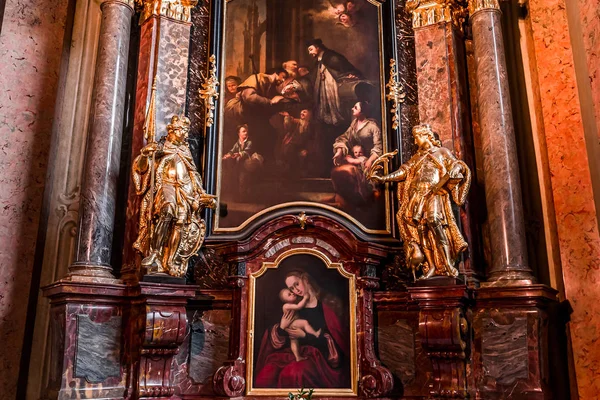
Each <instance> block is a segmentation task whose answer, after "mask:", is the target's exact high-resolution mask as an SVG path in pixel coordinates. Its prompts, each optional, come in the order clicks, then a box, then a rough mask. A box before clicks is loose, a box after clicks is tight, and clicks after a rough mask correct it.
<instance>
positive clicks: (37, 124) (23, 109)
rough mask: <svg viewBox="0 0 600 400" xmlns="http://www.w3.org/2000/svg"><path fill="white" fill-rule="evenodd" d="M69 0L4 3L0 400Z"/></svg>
mask: <svg viewBox="0 0 600 400" xmlns="http://www.w3.org/2000/svg"><path fill="white" fill-rule="evenodd" d="M67 3H68V1H67V0H38V1H35V2H31V1H25V0H8V1H7V2H6V9H5V13H4V19H3V23H2V32H1V34H0V71H1V72H0V88H1V89H0V343H1V344H2V350H0V353H1V354H2V356H1V357H0V398H2V399H14V398H15V397H16V387H17V378H18V374H19V363H20V357H21V350H22V347H23V334H24V330H25V321H26V318H27V303H28V296H29V288H30V284H31V276H32V268H33V259H34V252H35V244H36V236H37V231H38V224H39V219H40V210H41V207H42V195H43V191H44V184H45V181H46V168H47V161H48V150H49V147H50V137H51V134H52V120H53V116H54V104H55V100H56V94H57V85H58V76H59V70H60V61H61V54H62V50H63V36H64V32H65V23H66V16H67Z"/></svg>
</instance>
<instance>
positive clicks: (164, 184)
mask: <svg viewBox="0 0 600 400" xmlns="http://www.w3.org/2000/svg"><path fill="white" fill-rule="evenodd" d="M153 92H154V89H153ZM150 103H151V106H152V108H150V110H149V112H148V115H149V116H152V115H153V114H154V112H153V111H152V110H153V107H154V104H153V102H152V100H151V101H150ZM148 121H152V118H148V119H147V121H146V122H147V125H148V126H150V125H151V124H153V122H148ZM189 130H190V120H189V119H188V118H187V117H186V116H185V115H174V116H173V117H172V118H171V122H170V123H169V124H168V125H167V134H166V135H165V136H164V137H163V138H162V139H161V140H160V141H159V142H156V141H155V140H154V139H153V138H154V135H153V131H152V130H151V129H147V130H146V133H147V135H148V144H147V145H146V146H144V147H143V148H142V150H141V151H140V155H139V156H137V158H136V159H135V160H134V162H133V166H132V175H133V182H134V184H135V189H136V193H137V195H138V196H142V203H141V208H140V219H139V224H138V226H139V232H138V237H137V240H136V241H135V243H134V245H133V247H134V248H135V249H136V250H138V251H139V252H140V253H141V254H142V256H143V259H142V263H141V265H142V266H143V267H145V268H146V270H147V273H148V274H168V275H171V276H175V277H184V276H185V273H186V271H187V266H188V260H189V258H190V257H191V256H193V255H195V254H196V253H197V252H198V250H199V249H200V246H202V243H203V242H204V236H205V234H206V224H205V222H204V220H203V219H202V217H201V214H202V211H203V210H204V209H205V208H215V206H216V197H215V196H212V195H209V194H207V193H206V192H205V191H204V189H203V187H202V178H201V177H200V173H199V172H198V170H197V169H196V165H195V164H194V160H193V159H192V154H191V152H190V148H189V144H188V141H187V138H188V133H189Z"/></svg>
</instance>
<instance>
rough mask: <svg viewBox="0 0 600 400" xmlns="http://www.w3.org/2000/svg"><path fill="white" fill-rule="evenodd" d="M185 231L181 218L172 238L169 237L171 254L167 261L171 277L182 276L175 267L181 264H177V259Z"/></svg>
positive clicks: (174, 227)
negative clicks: (183, 230)
mask: <svg viewBox="0 0 600 400" xmlns="http://www.w3.org/2000/svg"><path fill="white" fill-rule="evenodd" d="M184 217H185V216H184ZM182 229H183V218H182V217H181V216H179V218H178V219H177V222H176V223H175V224H174V226H173V231H172V232H171V236H170V237H169V254H168V257H165V258H166V260H167V265H168V268H169V269H170V271H171V275H173V276H180V275H182V271H174V270H172V268H173V267H175V266H177V265H178V264H179V263H177V262H175V257H176V256H177V252H178V250H179V242H180V241H181V230H182Z"/></svg>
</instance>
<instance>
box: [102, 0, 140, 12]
mask: <svg viewBox="0 0 600 400" xmlns="http://www.w3.org/2000/svg"><path fill="white" fill-rule="evenodd" d="M134 2H135V1H134V0H100V7H101V8H104V7H105V6H107V5H109V4H121V5H124V6H126V7H128V8H129V9H130V10H131V12H132V13H133V11H134V5H135V4H134Z"/></svg>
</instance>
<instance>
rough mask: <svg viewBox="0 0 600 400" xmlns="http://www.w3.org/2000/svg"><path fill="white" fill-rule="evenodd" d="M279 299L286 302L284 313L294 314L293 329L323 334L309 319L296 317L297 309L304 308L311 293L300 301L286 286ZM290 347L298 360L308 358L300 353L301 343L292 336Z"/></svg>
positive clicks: (283, 308) (317, 335)
mask: <svg viewBox="0 0 600 400" xmlns="http://www.w3.org/2000/svg"><path fill="white" fill-rule="evenodd" d="M279 299H280V300H281V301H282V302H283V303H284V304H283V307H282V310H283V315H286V314H288V313H289V312H291V313H292V315H293V318H294V320H293V321H292V323H291V324H290V328H291V329H300V330H302V331H303V332H305V333H308V334H310V335H313V336H315V337H319V336H321V329H319V330H315V329H314V328H313V327H312V326H310V324H309V323H308V321H307V320H305V319H298V318H297V317H296V313H295V311H298V310H302V309H303V308H304V306H306V303H307V302H308V301H309V300H310V293H306V294H305V295H304V297H303V298H302V299H301V300H300V301H298V296H296V295H295V294H294V293H293V292H292V291H291V290H290V289H289V288H284V289H281V291H280V292H279ZM282 318H283V317H282ZM290 348H291V349H292V353H294V357H296V361H302V360H306V357H302V356H301V355H300V343H299V340H298V339H292V338H290Z"/></svg>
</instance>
